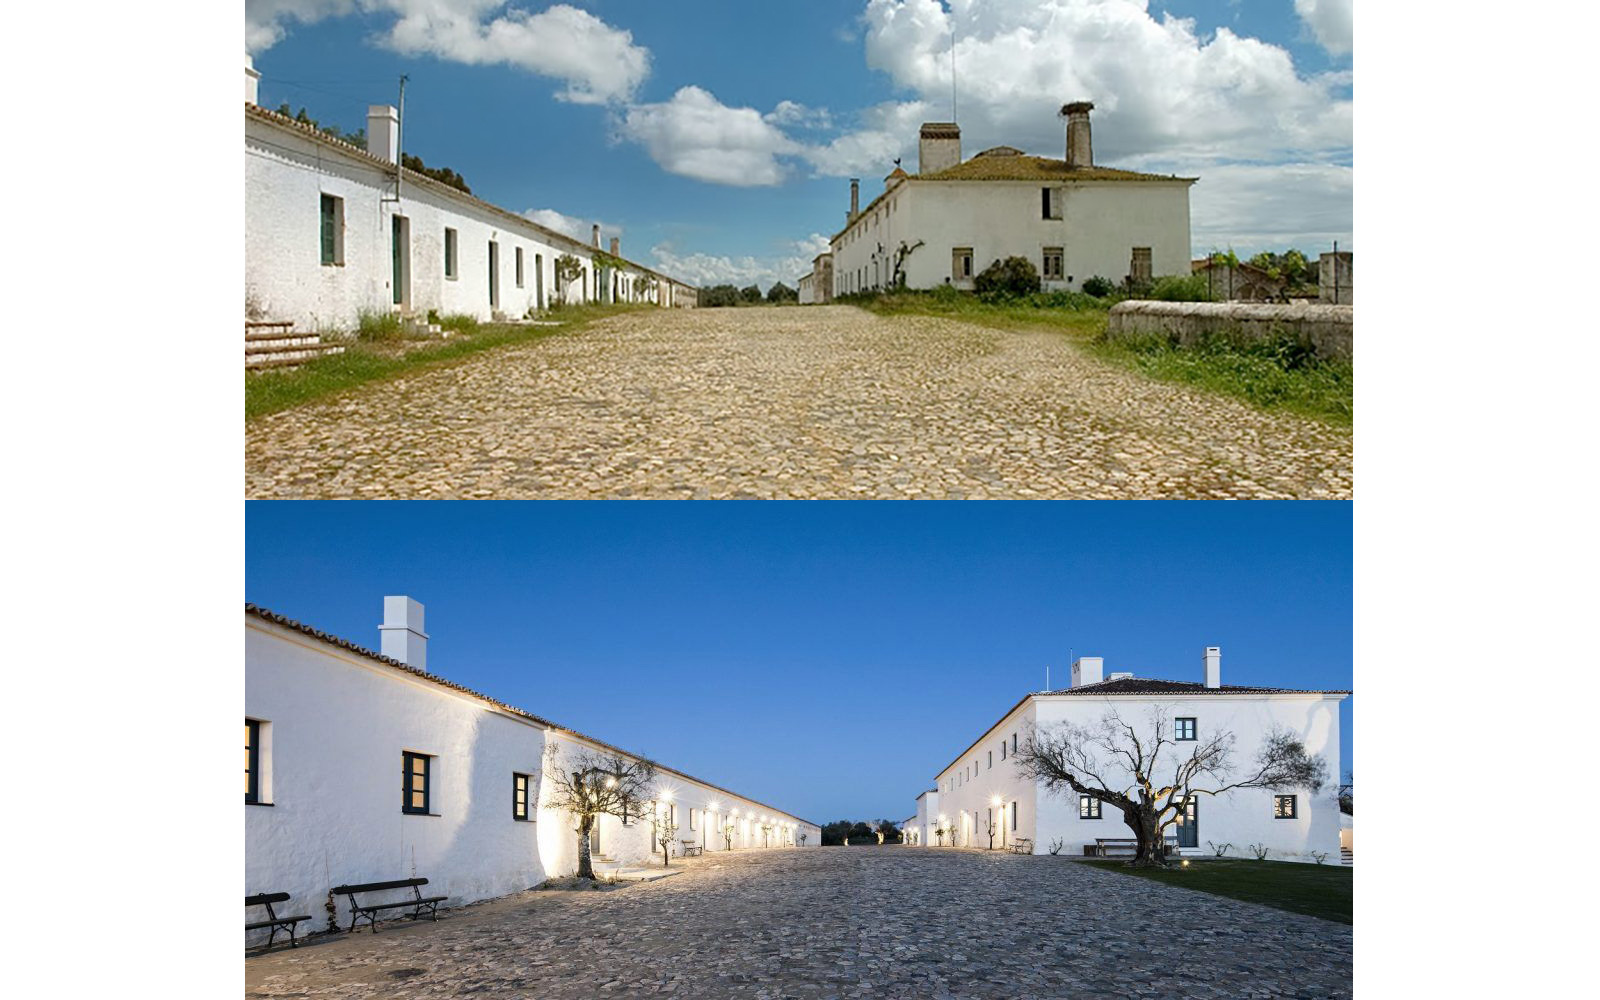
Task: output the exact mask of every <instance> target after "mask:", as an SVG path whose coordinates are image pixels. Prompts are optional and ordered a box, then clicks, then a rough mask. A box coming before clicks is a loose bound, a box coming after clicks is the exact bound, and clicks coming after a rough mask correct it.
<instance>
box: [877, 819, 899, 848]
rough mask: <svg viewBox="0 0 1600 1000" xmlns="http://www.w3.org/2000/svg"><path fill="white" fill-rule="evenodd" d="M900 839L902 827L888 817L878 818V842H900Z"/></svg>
mask: <svg viewBox="0 0 1600 1000" xmlns="http://www.w3.org/2000/svg"><path fill="white" fill-rule="evenodd" d="M899 840H900V828H899V827H898V826H895V825H894V824H893V823H891V822H890V821H889V820H886V819H880V820H878V843H880V844H882V843H886V842H889V841H894V842H896V843H898V842H899Z"/></svg>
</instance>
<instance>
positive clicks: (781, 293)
mask: <svg viewBox="0 0 1600 1000" xmlns="http://www.w3.org/2000/svg"><path fill="white" fill-rule="evenodd" d="M767 301H768V302H771V303H773V304H777V303H779V302H799V301H800V293H799V292H797V291H795V290H794V289H793V288H790V287H789V286H788V285H785V284H784V283H783V282H781V281H775V282H773V283H772V287H771V288H769V289H767Z"/></svg>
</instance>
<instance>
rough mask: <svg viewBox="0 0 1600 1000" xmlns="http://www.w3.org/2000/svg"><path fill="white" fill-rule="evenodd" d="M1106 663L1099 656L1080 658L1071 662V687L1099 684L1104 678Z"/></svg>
mask: <svg viewBox="0 0 1600 1000" xmlns="http://www.w3.org/2000/svg"><path fill="white" fill-rule="evenodd" d="M1105 670H1106V661H1105V659H1104V658H1103V657H1099V656H1080V657H1078V658H1077V659H1076V660H1073V661H1072V686H1073V687H1075V688H1078V687H1083V686H1084V685H1085V684H1099V683H1100V681H1101V679H1102V678H1103V677H1104V676H1105Z"/></svg>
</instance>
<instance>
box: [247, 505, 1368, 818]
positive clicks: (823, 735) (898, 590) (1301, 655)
mask: <svg viewBox="0 0 1600 1000" xmlns="http://www.w3.org/2000/svg"><path fill="white" fill-rule="evenodd" d="M247 513H248V516H247V532H246V539H247V543H246V544H247V548H246V586H245V599H246V600H248V601H253V602H255V603H257V604H260V605H263V606H265V607H267V608H270V609H272V610H274V611H278V612H281V613H284V614H287V615H290V616H292V617H294V618H298V619H299V620H301V621H304V622H306V623H308V624H311V625H314V626H316V627H318V628H321V629H324V630H327V631H329V632H332V633H334V634H336V635H340V636H343V637H346V638H349V639H352V640H354V641H357V642H360V643H362V644H364V645H368V646H370V647H374V648H375V647H376V646H377V645H378V630H377V626H378V622H379V620H380V618H381V611H382V609H381V600H380V599H381V598H382V597H383V595H385V594H396V593H404V594H409V595H410V596H412V597H414V598H416V599H417V600H420V601H422V602H423V603H424V604H425V605H426V606H427V630H428V632H429V634H430V636H431V640H430V644H429V653H428V664H429V668H430V669H431V670H432V671H434V672H436V673H438V674H441V675H443V676H445V677H448V678H450V679H452V680H454V681H457V682H459V683H462V684H465V685H467V686H469V687H472V688H475V689H477V690H480V691H483V692H485V693H486V694H489V695H492V696H494V697H497V698H499V699H501V700H503V701H506V702H509V703H511V704H513V705H516V706H518V707H520V708H524V709H527V710H528V711H531V712H535V713H538V714H540V715H543V716H545V717H547V718H551V719H554V720H556V721H558V722H560V723H562V724H564V725H567V726H571V727H572V728H574V729H577V730H580V731H582V732H586V733H589V734H591V735H594V736H597V737H600V738H602V739H606V740H609V741H612V742H615V743H617V744H618V745H620V746H622V747H625V748H627V749H629V750H633V751H637V752H640V753H645V754H649V755H651V756H654V757H656V758H657V759H659V760H661V761H662V762H664V763H667V764H669V765H671V766H673V767H676V768H678V769H680V770H683V771H686V772H688V773H689V774H691V775H695V776H697V777H701V778H705V779H707V780H709V781H713V782H716V783H718V784H721V785H725V786H727V787H729V788H731V789H733V790H735V791H739V792H741V793H744V794H748V795H751V796H753V797H755V798H758V799H761V800H763V801H767V802H770V803H771V804H773V805H774V806H778V807H781V808H785V809H788V810H791V811H793V812H795V813H797V814H798V815H800V816H803V817H805V818H807V819H810V820H814V821H817V822H819V823H820V822H827V821H829V820H832V819H837V818H840V817H845V816H849V817H851V818H859V817H872V818H878V817H883V818H889V819H900V818H903V817H905V816H906V815H908V814H910V813H911V812H912V811H913V809H914V807H915V804H914V801H913V800H914V798H915V796H916V795H917V793H918V792H919V791H921V790H923V789H924V788H926V787H928V786H929V783H930V782H931V781H932V778H933V776H934V773H935V772H936V771H937V770H938V769H939V768H940V767H942V766H943V765H944V764H946V763H947V762H948V761H949V760H950V758H951V757H952V756H954V755H955V754H956V753H958V752H959V751H960V750H961V749H962V748H963V747H965V746H966V745H967V744H968V743H969V742H970V741H971V740H972V739H974V738H976V737H977V736H978V735H979V734H980V733H981V732H982V730H983V729H984V728H986V727H987V726H989V725H990V724H991V723H993V722H994V720H995V719H996V718H998V716H999V715H1000V714H1001V713H1002V712H1004V711H1005V710H1006V709H1008V708H1009V707H1010V706H1011V705H1012V704H1014V703H1015V702H1016V700H1017V699H1018V698H1019V697H1021V695H1022V694H1023V693H1025V692H1026V691H1029V690H1039V689H1041V688H1042V687H1043V686H1044V680H1045V667H1046V665H1049V666H1050V667H1051V668H1052V680H1053V681H1054V682H1055V684H1056V686H1062V685H1064V683H1065V681H1066V678H1067V667H1068V666H1069V665H1070V656H1071V654H1072V653H1073V652H1075V653H1076V654H1077V655H1080V656H1081V655H1098V656H1103V657H1105V659H1106V670H1107V671H1108V672H1109V671H1113V670H1132V671H1134V672H1135V673H1136V674H1138V675H1140V676H1149V677H1165V678H1172V679H1178V680H1199V679H1200V672H1201V665H1200V654H1201V649H1202V648H1203V647H1204V646H1207V645H1220V646H1221V647H1222V654H1223V658H1222V663H1223V682H1224V683H1229V684H1271V685H1280V686H1285V687H1308V688H1350V687H1352V683H1351V672H1352V666H1351V598H1350V592H1351V565H1350V563H1351V557H1350V553H1351V519H1350V505H1349V504H1348V503H1338V502H1329V503H1317V502H1295V503H1229V502H1197V501H1175V502H1169V503H1148V502H1144V503H1141V502H1131V501H1130V502H1078V503H1026V502H1023V503H980V504H959V503H930V504H900V503H849V502H839V503H782V502H772V503H756V504H739V503H720V504H673V503H644V504H628V503H603V502H601V503H596V502H576V503H475V504H457V503H446V502H437V501H421V502H414V503H383V504H380V503H354V504H352V503H337V502H333V503H309V502H304V503H281V502H270V501H268V502H254V503H251V504H249V505H248V512H247ZM1342 729H1343V733H1342V743H1343V747H1344V755H1345V756H1344V760H1343V761H1341V762H1339V764H1338V771H1339V773H1340V774H1343V772H1344V771H1346V770H1348V769H1349V768H1350V751H1351V734H1350V701H1348V700H1347V701H1346V702H1345V703H1344V705H1343V711H1342Z"/></svg>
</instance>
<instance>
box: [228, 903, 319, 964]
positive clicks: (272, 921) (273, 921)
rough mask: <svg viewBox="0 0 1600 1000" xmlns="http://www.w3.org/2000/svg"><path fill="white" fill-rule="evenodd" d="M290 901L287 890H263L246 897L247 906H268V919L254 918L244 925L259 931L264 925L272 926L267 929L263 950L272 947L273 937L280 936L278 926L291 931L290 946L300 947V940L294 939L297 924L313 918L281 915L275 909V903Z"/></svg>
mask: <svg viewBox="0 0 1600 1000" xmlns="http://www.w3.org/2000/svg"><path fill="white" fill-rule="evenodd" d="M288 901H289V894H288V893H287V892H263V893H258V894H257V895H254V896H246V897H245V898H244V905H245V906H264V907H266V908H267V919H265V920H253V921H251V922H250V923H247V924H245V925H244V929H245V930H247V931H258V930H260V929H261V928H263V927H266V928H270V929H269V930H268V931H267V943H266V945H264V946H263V947H262V949H261V950H262V951H266V950H267V949H269V948H271V947H272V939H273V938H275V937H277V936H278V928H280V927H283V928H286V929H287V930H288V931H289V946H290V947H292V948H298V947H300V944H299V942H297V941H295V939H294V931H295V925H296V924H298V923H299V922H300V921H302V920H310V919H311V918H310V917H308V916H300V917H280V916H278V914H277V913H275V912H274V911H273V909H272V904H273V903H286V902H288Z"/></svg>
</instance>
